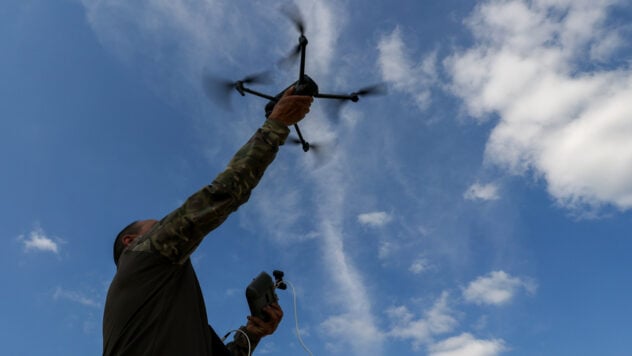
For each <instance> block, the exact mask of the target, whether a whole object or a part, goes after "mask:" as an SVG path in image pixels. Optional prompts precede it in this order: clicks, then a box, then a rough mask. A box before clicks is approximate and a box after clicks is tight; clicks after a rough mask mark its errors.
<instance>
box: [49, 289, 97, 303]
mask: <svg viewBox="0 0 632 356" xmlns="http://www.w3.org/2000/svg"><path fill="white" fill-rule="evenodd" d="M53 299H54V300H67V301H70V302H73V303H77V304H81V305H83V306H86V307H92V308H101V303H99V302H98V301H96V300H94V299H92V298H89V297H86V296H85V295H84V294H82V293H80V292H76V291H71V290H67V289H64V288H62V287H57V288H56V289H55V292H54V293H53Z"/></svg>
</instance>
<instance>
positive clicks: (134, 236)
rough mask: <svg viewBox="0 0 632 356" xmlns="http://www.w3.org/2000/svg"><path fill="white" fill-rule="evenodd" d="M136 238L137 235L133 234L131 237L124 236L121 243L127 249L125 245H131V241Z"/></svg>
mask: <svg viewBox="0 0 632 356" xmlns="http://www.w3.org/2000/svg"><path fill="white" fill-rule="evenodd" d="M137 237H138V234H133V235H124V236H123V237H122V238H121V241H123V245H124V246H125V247H127V245H129V244H130V243H132V241H134V239H135V238H137Z"/></svg>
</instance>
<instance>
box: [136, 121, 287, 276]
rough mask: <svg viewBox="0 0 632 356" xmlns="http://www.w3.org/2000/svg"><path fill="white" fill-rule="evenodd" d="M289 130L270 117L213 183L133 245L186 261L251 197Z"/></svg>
mask: <svg viewBox="0 0 632 356" xmlns="http://www.w3.org/2000/svg"><path fill="white" fill-rule="evenodd" d="M288 134H289V129H288V128H287V127H286V126H285V125H283V124H280V123H277V122H275V121H271V120H267V121H266V122H265V123H264V124H263V126H262V127H261V128H260V129H259V130H257V132H256V133H255V134H254V135H253V136H252V138H250V140H249V141H248V142H247V143H246V144H245V145H244V146H242V147H241V149H240V150H239V151H238V152H237V153H236V154H235V156H234V157H233V158H232V160H231V161H230V163H229V164H228V166H227V167H226V170H225V171H224V172H222V173H220V174H219V175H218V176H217V177H216V178H215V180H214V181H213V183H212V184H211V185H208V186H206V187H204V188H202V189H201V190H200V191H198V192H197V193H195V194H193V195H192V196H190V197H189V198H188V199H187V200H186V202H184V204H183V205H182V206H180V207H179V208H178V209H176V210H174V211H173V212H171V213H170V214H169V215H167V216H165V217H164V218H163V219H162V220H161V221H160V222H159V223H158V224H156V225H155V226H154V227H153V228H152V230H151V231H149V232H148V233H147V234H145V235H144V236H143V237H146V238H144V239H143V240H144V241H138V244H136V245H135V246H134V248H133V249H134V250H138V249H141V250H146V249H152V250H155V251H158V252H160V253H161V254H162V255H164V256H166V257H168V258H169V259H171V260H172V261H174V262H176V263H180V264H181V263H184V262H185V261H186V260H187V259H188V258H189V256H190V255H191V253H193V251H194V250H195V248H196V247H197V246H198V245H199V244H200V242H201V241H202V239H203V238H204V237H205V236H206V235H207V234H208V233H209V232H210V231H211V230H213V229H215V228H216V227H218V226H219V225H220V224H221V223H222V222H224V220H226V218H227V217H228V215H230V214H231V213H232V212H234V211H235V210H237V208H239V206H240V205H241V204H243V203H245V202H246V201H248V198H249V197H250V193H251V191H252V190H253V189H254V187H255V186H256V185H257V183H259V180H260V179H261V177H262V176H263V173H264V171H265V170H266V168H267V167H268V165H269V164H270V163H272V161H273V160H274V158H275V156H276V153H277V151H278V149H279V146H280V145H282V144H283V143H284V142H285V139H286V138H287V136H288ZM150 245H151V246H150Z"/></svg>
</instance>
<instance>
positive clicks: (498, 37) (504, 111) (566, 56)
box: [445, 0, 632, 209]
mask: <svg viewBox="0 0 632 356" xmlns="http://www.w3.org/2000/svg"><path fill="white" fill-rule="evenodd" d="M617 3H619V2H618V1H588V0H580V1H548V0H547V1H524V0H511V1H504V0H503V1H500V0H489V1H485V2H483V3H482V4H480V5H479V6H477V8H476V10H475V11H474V13H473V14H472V15H471V16H470V17H469V19H468V20H467V21H466V23H467V25H468V27H469V28H470V30H471V31H472V33H473V35H474V37H475V45H474V46H472V47H471V48H469V49H467V50H464V51H462V52H459V53H456V54H454V55H453V56H451V57H449V58H448V59H447V60H446V61H445V65H446V68H447V70H448V72H449V73H450V75H451V81H452V92H453V93H454V94H455V95H456V96H458V97H460V98H461V99H462V100H463V103H464V105H465V108H466V110H467V112H468V113H469V114H470V115H471V116H473V117H475V118H477V119H479V120H481V121H482V120H488V119H489V118H490V117H495V116H498V117H499V121H498V124H497V125H496V126H495V128H494V129H493V131H492V133H491V136H490V138H489V141H488V142H487V148H486V158H487V161H488V162H491V163H494V164H497V165H499V166H502V167H505V168H506V169H508V170H509V171H511V172H513V173H518V174H524V173H526V172H530V171H531V172H533V173H535V175H537V176H538V177H542V178H543V179H544V180H545V181H546V183H547V185H548V191H549V193H550V194H551V195H552V196H553V197H554V198H555V199H556V200H557V201H558V202H559V203H560V204H562V205H564V206H566V207H569V208H571V209H581V208H583V207H586V206H588V207H595V206H601V205H605V204H612V205H614V206H616V207H618V208H620V209H629V208H632V165H630V162H632V140H630V139H629V138H630V137H631V136H632V121H631V120H630V119H629V118H630V117H632V106H630V105H629V104H628V101H629V98H630V97H632V70H630V68H629V66H628V65H627V64H620V63H617V62H615V61H613V60H612V58H613V54H616V53H617V51H618V50H620V49H621V46H622V45H624V44H625V45H628V46H629V44H627V43H625V42H623V41H620V38H621V36H622V35H621V31H622V30H621V29H620V28H617V27H613V26H611V25H606V24H605V23H606V21H605V20H606V19H607V18H608V13H609V12H610V11H614V9H615V7H614V5H615V4H617ZM628 48H629V47H628Z"/></svg>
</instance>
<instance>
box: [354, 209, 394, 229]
mask: <svg viewBox="0 0 632 356" xmlns="http://www.w3.org/2000/svg"><path fill="white" fill-rule="evenodd" d="M392 220H393V217H392V216H391V215H390V214H388V213H387V212H384V211H375V212H372V213H365V214H360V215H358V222H360V224H362V225H366V226H370V227H381V226H384V225H386V224H388V223H390V222H391V221H392Z"/></svg>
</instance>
